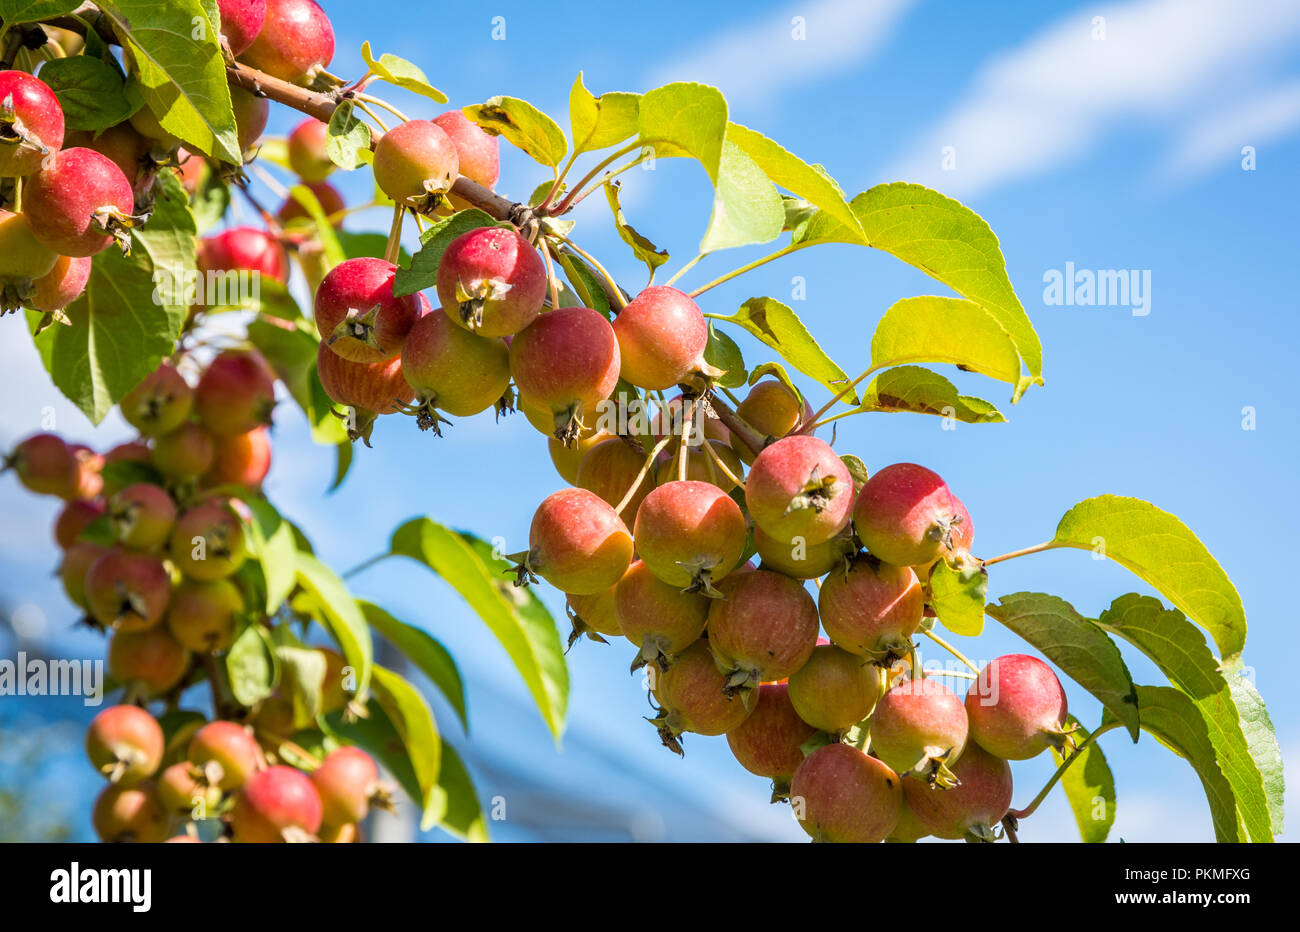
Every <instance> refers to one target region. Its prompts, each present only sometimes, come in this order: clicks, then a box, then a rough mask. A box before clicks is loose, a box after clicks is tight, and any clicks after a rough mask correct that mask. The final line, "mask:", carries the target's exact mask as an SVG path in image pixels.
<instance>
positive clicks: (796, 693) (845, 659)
mask: <svg viewBox="0 0 1300 932" xmlns="http://www.w3.org/2000/svg"><path fill="white" fill-rule="evenodd" d="M880 688H881V687H880V670H879V668H878V667H876V666H875V665H873V664H872V663H870V662H868V661H867V660H866V659H865V658H863V657H859V656H857V655H856V654H850V653H849V652H848V651H846V650H841V649H840V648H838V647H836V646H834V645H833V644H819V645H817V647H815V648H813V651H812V656H811V657H809V658H808V662H807V663H806V664H804V665H803V666H802V667H801V668H800V669H798V670H796V671H794V672H793V673H791V674H790V701H791V702H792V703H794V707H795V711H797V712H798V713H799V717H800V718H801V719H803V720H804V721H805V722H807V723H808V724H809V725H812V726H814V727H815V728H818V729H820V730H821V731H825V732H829V733H830V734H833V735H834V734H842V733H843V732H845V731H848V729H850V728H852V727H853V726H854V725H856V724H857V723H858V722H860V721H862V720H863V719H864V718H866V717H867V716H868V715H870V714H871V710H872V708H873V707H874V706H875V705H876V700H877V699H879V698H880ZM874 735H875V731H874V728H873V730H872V736H873V737H872V740H873V741H874V740H875V738H874Z"/></svg>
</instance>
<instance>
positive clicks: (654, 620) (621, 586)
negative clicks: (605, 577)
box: [614, 560, 709, 670]
mask: <svg viewBox="0 0 1300 932" xmlns="http://www.w3.org/2000/svg"><path fill="white" fill-rule="evenodd" d="M614 611H615V614H616V615H617V616H618V625H619V628H620V629H621V630H622V632H623V636H624V637H626V638H627V639H628V640H629V641H631V642H632V643H633V644H635V645H636V646H637V647H639V648H640V652H639V653H638V654H637V659H636V661H635V662H634V663H633V664H632V669H634V670H635V669H636V668H637V667H639V666H642V665H643V664H647V663H656V664H658V665H659V666H660V667H661V668H666V667H667V666H668V665H669V664H671V663H672V662H673V660H674V659H675V658H676V657H677V655H678V654H679V653H681V652H682V651H684V650H685V649H686V648H688V647H690V646H691V645H692V644H694V643H695V642H696V641H698V640H699V639H700V635H701V634H703V633H704V626H705V624H706V623H707V622H708V620H709V600H708V599H707V598H705V597H704V596H702V595H699V594H697V593H694V592H682V591H681V588H680V587H678V586H670V585H668V584H667V583H666V582H663V581H662V580H660V579H658V578H657V577H655V575H654V574H653V573H651V572H650V569H649V568H648V567H647V566H646V565H645V564H644V563H643V562H642V561H640V560H637V561H635V562H634V563H633V564H632V565H631V566H629V567H628V569H627V572H626V573H624V574H623V578H622V579H620V580H619V581H618V584H617V585H616V586H614Z"/></svg>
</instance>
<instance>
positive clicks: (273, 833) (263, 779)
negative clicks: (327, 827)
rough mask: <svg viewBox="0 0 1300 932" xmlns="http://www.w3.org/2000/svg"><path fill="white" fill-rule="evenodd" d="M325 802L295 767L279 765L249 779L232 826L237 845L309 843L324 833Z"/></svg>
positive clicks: (233, 811) (241, 790) (237, 804)
mask: <svg viewBox="0 0 1300 932" xmlns="http://www.w3.org/2000/svg"><path fill="white" fill-rule="evenodd" d="M321 816H322V807H321V798H320V794H318V793H317V792H316V787H315V786H313V785H312V782H311V780H309V779H308V778H307V777H306V776H304V775H303V774H302V773H300V772H299V771H297V770H294V769H293V768H292V767H285V766H283V765H276V766H274V767H268V768H267V769H266V770H262V771H259V772H257V773H255V774H253V775H252V776H251V777H249V778H248V781H247V782H246V783H245V784H244V786H243V788H242V789H240V791H239V796H238V797H237V798H236V800H235V808H234V810H232V812H231V814H230V825H231V828H232V829H233V831H234V840H235V841H237V842H255V843H262V844H266V843H272V842H283V841H309V840H311V839H312V838H314V836H315V835H316V833H317V832H319V831H320V826H321Z"/></svg>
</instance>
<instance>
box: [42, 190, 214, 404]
mask: <svg viewBox="0 0 1300 932" xmlns="http://www.w3.org/2000/svg"><path fill="white" fill-rule="evenodd" d="M156 184H158V185H161V190H160V191H159V194H158V200H157V203H156V205H155V207H154V213H153V217H152V218H150V220H149V223H148V225H147V227H146V228H145V229H143V230H135V231H133V233H132V235H131V241H132V249H131V255H130V256H123V255H122V253H121V250H119V249H117V248H116V247H110V248H108V249H105V250H104V251H103V252H101V253H99V254H98V255H97V256H95V258H94V260H93V263H92V265H91V271H90V280H89V282H88V283H87V285H86V290H85V292H84V293H83V294H82V295H81V297H79V298H78V299H77V300H76V301H74V302H73V303H72V304H70V305H69V306H68V308H67V311H66V313H67V315H68V317H69V318H70V319H71V321H72V326H70V327H69V326H61V325H54V326H51V327H49V328H47V329H46V330H45V331H43V332H42V333H41V334H40V335H39V336H37V337H36V346H37V349H38V350H39V351H40V353H41V358H42V359H43V360H44V361H45V364H46V368H47V369H48V370H49V372H50V375H51V377H52V378H53V380H54V384H55V385H57V386H58V387H59V390H60V391H62V392H63V394H65V395H67V396H68V398H69V399H70V400H71V401H72V403H73V404H75V405H76V406H77V407H78V408H80V409H81V411H82V412H83V413H84V414H85V415H86V417H88V418H89V419H90V420H91V422H93V423H95V424H98V423H99V422H100V421H102V420H103V419H104V416H105V415H107V414H108V412H109V411H110V410H112V408H113V406H114V405H115V404H117V402H118V401H120V400H121V399H122V396H124V395H125V394H126V393H127V392H129V391H130V390H131V389H133V388H134V387H135V386H136V385H137V384H139V382H140V380H141V379H143V378H144V377H145V376H146V375H148V374H149V373H150V372H152V371H153V370H154V369H156V368H157V367H158V363H159V362H160V361H161V360H162V358H163V357H164V356H168V355H170V354H171V352H172V351H173V350H174V349H175V348H176V338H177V337H178V336H179V335H180V331H181V327H182V325H183V324H184V322H185V318H186V316H187V315H188V314H189V303H188V301H187V300H186V290H187V284H188V283H190V282H191V281H192V279H193V276H194V274H195V273H194V255H195V244H196V239H195V227H194V217H193V216H192V215H191V214H190V210H189V206H188V204H187V201H186V197H185V193H184V190H183V189H182V188H181V186H180V182H179V181H178V180H177V179H176V177H175V176H174V175H173V174H172V173H170V172H164V173H163V174H162V175H160V176H159V177H158V180H157V182H156ZM28 319H29V321H34V320H39V319H40V315H39V314H35V315H29V318H28Z"/></svg>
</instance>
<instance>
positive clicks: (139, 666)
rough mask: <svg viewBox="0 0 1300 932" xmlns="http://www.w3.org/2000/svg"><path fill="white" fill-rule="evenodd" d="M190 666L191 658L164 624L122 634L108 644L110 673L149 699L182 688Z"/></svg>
mask: <svg viewBox="0 0 1300 932" xmlns="http://www.w3.org/2000/svg"><path fill="white" fill-rule="evenodd" d="M189 667H190V655H189V652H188V651H186V650H185V648H183V647H181V645H180V643H179V642H177V640H176V639H175V638H174V637H172V636H171V632H169V631H168V630H167V628H166V626H164V625H157V626H155V627H153V628H149V629H148V630H146V631H119V632H117V633H116V634H114V635H113V636H112V637H111V638H110V639H109V641H108V672H109V674H110V675H111V676H112V677H113V679H115V680H117V681H118V682H119V683H123V684H125V685H126V686H127V688H128V689H129V690H131V691H133V692H135V693H136V694H137V695H139V696H141V697H142V698H145V699H152V698H154V697H156V696H161V695H162V694H163V693H166V692H168V691H170V690H171V689H172V688H173V687H175V686H176V685H178V684H179V683H180V681H181V680H182V679H183V678H184V677H185V673H186V672H187V671H188V670H189Z"/></svg>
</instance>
